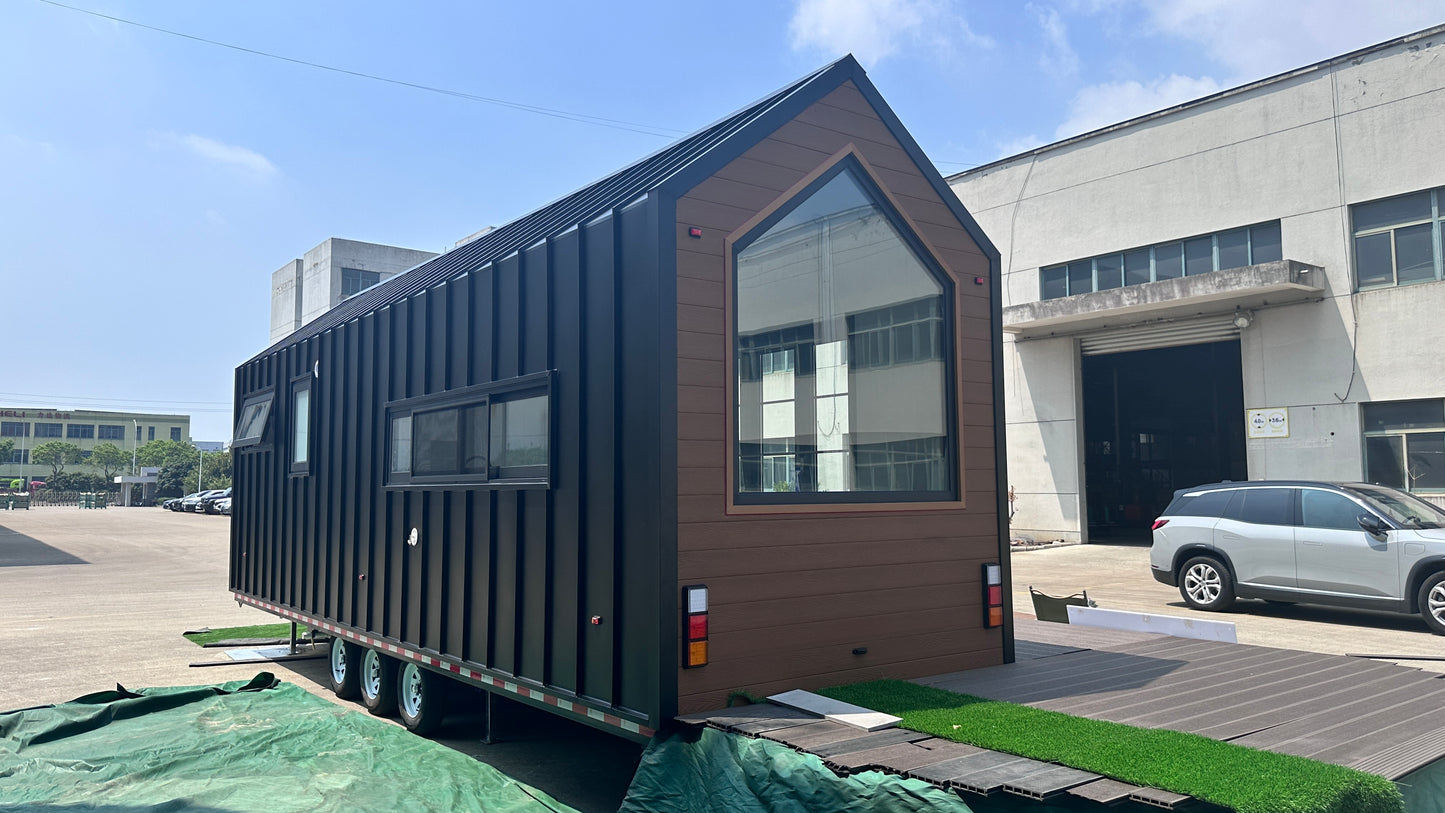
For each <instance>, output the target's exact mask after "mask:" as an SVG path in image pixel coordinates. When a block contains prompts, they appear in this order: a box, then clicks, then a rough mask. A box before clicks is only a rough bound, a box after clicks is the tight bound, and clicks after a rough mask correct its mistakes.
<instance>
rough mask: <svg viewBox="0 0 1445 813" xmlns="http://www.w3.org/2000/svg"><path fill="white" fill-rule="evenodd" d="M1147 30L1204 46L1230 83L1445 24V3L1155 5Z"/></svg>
mask: <svg viewBox="0 0 1445 813" xmlns="http://www.w3.org/2000/svg"><path fill="white" fill-rule="evenodd" d="M1141 5H1142V10H1143V11H1144V13H1145V14H1147V15H1148V17H1147V19H1148V25H1149V26H1151V27H1152V28H1154V29H1155V30H1157V31H1160V32H1163V33H1166V34H1171V35H1173V36H1177V37H1180V38H1182V39H1185V40H1190V41H1193V42H1196V43H1198V44H1199V45H1201V46H1202V47H1203V48H1204V51H1205V53H1206V54H1208V55H1209V57H1210V58H1211V59H1214V60H1215V61H1217V62H1218V63H1219V64H1220V65H1221V66H1222V67H1223V68H1225V69H1226V70H1227V71H1228V80H1229V82H1230V84H1241V83H1244V82H1251V81H1254V80H1256V79H1262V78H1264V77H1266V76H1270V75H1273V74H1276V73H1281V72H1283V71H1287V70H1291V69H1293V68H1298V67H1303V66H1305V65H1309V64H1312V63H1315V62H1319V61H1321V60H1324V59H1329V58H1330V57H1333V56H1338V55H1339V54H1343V53H1348V52H1350V51H1353V50H1356V49H1358V48H1364V47H1366V46H1369V45H1374V44H1375V43H1378V42H1383V41H1385V40H1389V39H1393V38H1395V37H1398V36H1401V35H1403V34H1408V33H1410V32H1412V31H1418V30H1420V29H1422V28H1429V27H1430V26H1433V25H1438V24H1439V23H1440V22H1441V20H1442V19H1445V0H1413V1H1412V2H1408V3H1401V2H1369V3H1361V2H1359V0H1271V2H1259V1H1258V0H1148V1H1147V2H1143V3H1141Z"/></svg>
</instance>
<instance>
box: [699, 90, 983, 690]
mask: <svg viewBox="0 0 1445 813" xmlns="http://www.w3.org/2000/svg"><path fill="white" fill-rule="evenodd" d="M849 145H852V146H853V147H854V148H856V150H857V152H858V154H859V155H860V156H861V157H862V158H863V160H864V161H865V162H866V163H867V164H868V165H869V167H870V169H872V170H873V171H874V173H875V177H876V178H877V179H878V180H879V181H880V183H881V185H882V186H883V187H884V188H885V190H887V191H888V193H889V194H890V195H891V196H892V198H893V202H894V203H895V204H896V205H897V206H898V207H899V208H900V209H901V211H902V212H903V213H904V215H905V216H906V217H907V218H909V219H910V220H911V221H912V223H913V225H914V227H915V228H916V229H917V231H918V233H919V236H920V237H921V238H922V239H923V240H924V241H925V243H927V244H928V245H929V247H930V248H931V249H932V250H933V251H934V252H935V254H936V259H937V260H938V262H939V263H940V264H941V265H942V266H943V267H944V268H945V270H946V271H947V272H948V273H949V274H950V276H952V277H953V279H954V280H955V283H956V284H955V289H956V294H957V295H956V297H955V310H956V311H957V313H956V314H955V315H956V331H957V334H958V336H957V340H958V341H957V343H958V346H959V348H960V352H961V353H962V358H961V359H960V362H959V364H958V368H957V370H956V375H957V377H958V380H959V382H960V386H959V396H960V401H961V403H960V404H959V407H960V417H959V424H960V426H959V433H960V439H959V441H960V442H959V445H960V453H961V455H962V459H963V484H962V487H963V489H964V504H965V505H966V506H967V507H965V508H958V509H951V510H938V509H937V508H936V507H930V506H926V505H925V506H920V508H921V510H919V511H908V510H903V511H890V512H888V513H882V512H877V511H874V512H871V513H870V512H869V511H867V510H858V509H857V508H852V509H847V508H844V509H843V510H844V511H848V513H821V514H796V515H788V514H733V515H730V514H728V513H727V504H728V493H729V492H728V490H729V489H730V488H731V484H730V483H729V482H728V475H727V468H726V466H727V455H728V454H730V453H731V452H730V450H729V449H728V445H727V442H726V430H727V421H728V414H729V410H728V405H727V403H726V389H725V386H726V380H725V375H726V373H725V367H724V363H723V362H724V359H725V358H726V354H727V353H728V352H729V348H728V338H727V325H726V321H725V320H726V315H725V311H724V310H723V308H724V305H725V301H724V297H725V296H727V291H726V290H725V288H724V286H725V268H726V266H725V255H724V252H725V251H726V242H725V241H726V239H727V238H728V236H729V234H731V233H732V232H734V231H735V230H737V229H738V228H739V227H741V226H742V225H743V224H744V223H746V222H747V221H748V220H749V219H751V218H753V217H755V216H756V215H757V214H758V212H760V211H762V210H763V209H765V208H767V207H769V206H771V205H772V204H773V203H774V202H775V201H776V200H777V199H778V198H779V196H780V195H781V194H783V193H784V192H785V191H786V190H788V189H790V188H792V187H793V186H794V185H795V184H797V183H798V182H799V181H800V180H801V179H802V178H803V177H804V176H805V175H807V174H808V173H809V172H812V171H813V170H815V169H816V168H818V167H819V166H820V165H821V164H823V163H824V162H825V161H826V160H827V159H828V158H829V157H830V156H833V155H834V154H836V153H838V152H839V151H840V150H843V149H844V148H846V147H848V146H849ZM692 226H700V227H701V228H702V229H703V235H702V237H700V238H693V237H690V236H689V234H688V227H692ZM676 233H677V246H678V250H677V276H678V286H677V303H676V306H677V325H678V332H677V344H678V359H677V404H678V415H677V437H678V460H677V463H678V498H677V499H678V573H677V576H678V582H677V584H678V588H679V589H680V588H681V586H682V585H684V584H706V585H708V587H709V588H710V602H711V615H710V620H709V621H710V661H711V662H710V664H709V665H708V666H707V667H704V668H701V669H679V671H678V685H679V690H678V695H679V697H678V708H679V712H681V713H687V712H690V711H697V710H701V709H706V708H716V707H718V706H721V705H722V704H723V703H724V702H725V700H726V696H727V693H728V692H729V691H732V690H736V689H748V690H750V691H754V692H764V693H766V692H773V691H781V690H786V689H791V688H799V687H802V688H817V687H820V686H826V685H834V684H838V683H845V682H851V681H856V680H866V679H871V678H878V677H885V676H887V677H913V676H922V675H928V674H938V673H941V672H948V671H954V670H959V669H966V668H969V667H974V666H987V665H993V664H997V663H1000V662H1002V659H1003V647H1002V635H1001V632H1000V631H999V630H985V629H983V627H982V612H983V610H982V585H981V583H980V582H981V565H982V564H983V563H985V562H990V561H996V560H997V558H998V551H999V540H998V517H997V515H996V501H995V480H994V464H993V461H994V455H993V446H994V443H993V437H992V425H993V412H992V410H993V402H992V381H993V370H992V346H991V342H990V339H991V331H992V330H993V325H992V323H991V321H990V313H991V309H990V303H989V301H988V290H989V288H988V286H987V285H975V284H974V281H973V279H974V277H976V276H977V277H985V278H987V275H988V274H989V264H988V260H987V259H986V257H985V256H984V255H983V253H982V252H981V251H980V250H979V247H978V246H977V245H976V244H975V243H974V242H973V240H972V238H970V237H969V235H968V233H967V232H966V231H965V230H964V229H963V228H962V227H961V226H960V225H959V224H958V223H957V221H956V220H955V219H954V218H953V216H952V213H951V212H950V210H949V209H948V208H947V207H946V205H945V204H944V202H943V201H942V200H941V199H940V198H939V197H938V196H937V193H936V192H935V191H934V189H933V187H932V186H931V185H930V184H929V183H928V181H927V180H926V179H925V177H924V176H923V175H922V173H920V172H919V171H918V170H917V168H916V167H914V165H913V163H912V161H911V159H909V157H908V154H907V153H906V152H905V151H904V150H903V148H902V147H901V146H900V145H899V144H898V143H897V142H896V141H895V140H894V138H893V137H892V135H891V133H890V132H889V130H888V128H887V127H886V126H885V125H884V123H883V122H882V120H881V119H879V118H878V117H877V116H876V115H875V114H874V113H873V111H872V109H871V107H869V106H868V104H867V102H866V101H865V100H864V97H863V96H862V95H861V94H860V93H859V92H858V91H857V89H856V88H854V87H853V86H852V85H851V84H848V85H845V86H843V87H841V88H839V89H838V90H836V91H834V92H833V93H831V94H830V95H829V96H828V97H826V98H825V99H823V100H822V101H820V102H818V103H817V104H814V105H812V106H811V107H810V108H808V109H807V110H806V111H804V112H803V113H802V114H800V115H799V116H798V117H797V118H796V119H795V120H794V121H792V122H790V123H788V124H785V125H784V126H783V127H781V128H779V129H778V130H777V131H776V132H775V133H774V134H773V135H772V136H771V137H769V138H767V139H765V140H764V141H762V142H760V143H759V144H757V145H755V146H754V147H752V148H751V149H749V150H748V151H747V152H746V153H745V154H744V155H743V156H741V157H739V158H737V159H736V160H734V161H732V162H731V163H729V164H728V165H727V166H725V167H724V168H722V169H721V170H719V171H718V172H717V173H716V174H714V175H713V176H712V177H711V178H709V179H707V180H705V181H703V182H702V183H700V184H698V185H697V186H696V187H694V188H693V189H692V190H691V191H690V192H689V193H688V194H687V195H685V196H683V197H682V198H680V199H679V200H678V203H677V224H676ZM679 634H680V633H679ZM858 647H866V648H867V654H864V655H854V654H853V650H854V649H855V648H858ZM758 676H766V680H764V681H762V682H758V681H759V677H758Z"/></svg>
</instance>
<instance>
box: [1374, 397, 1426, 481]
mask: <svg viewBox="0 0 1445 813" xmlns="http://www.w3.org/2000/svg"><path fill="white" fill-rule="evenodd" d="M1361 416H1362V418H1363V423H1364V435H1365V480H1366V481H1367V482H1371V483H1375V484H1377V485H1382V486H1393V487H1395V488H1402V489H1405V490H1406V491H1426V492H1445V399H1441V398H1427V399H1424V400H1419V401H1382V402H1379V403H1374V404H1362V405H1361Z"/></svg>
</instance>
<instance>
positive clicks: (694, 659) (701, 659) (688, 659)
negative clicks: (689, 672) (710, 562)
mask: <svg viewBox="0 0 1445 813" xmlns="http://www.w3.org/2000/svg"><path fill="white" fill-rule="evenodd" d="M682 613H683V616H682V618H683V626H682V629H683V637H684V639H685V641H684V643H686V645H687V646H686V648H685V649H684V650H683V653H682V667H683V668H684V669H692V668H694V667H697V666H707V587H706V586H705V585H701V584H690V585H688V586H687V587H684V588H682Z"/></svg>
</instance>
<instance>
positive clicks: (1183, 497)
mask: <svg viewBox="0 0 1445 813" xmlns="http://www.w3.org/2000/svg"><path fill="white" fill-rule="evenodd" d="M1149 566H1150V569H1151V570H1152V571H1153V573H1154V578H1155V579H1157V580H1158V581H1161V582H1163V583H1165V584H1167V585H1170V586H1177V587H1178V588H1179V594H1180V595H1182V596H1183V597H1184V600H1185V601H1186V602H1188V604H1189V606H1191V607H1193V608H1195V609H1198V610H1223V609H1225V608H1226V607H1228V606H1230V605H1231V604H1233V603H1234V599H1235V598H1236V597H1239V598H1261V599H1266V600H1269V601H1280V602H1289V603H1296V602H1297V603H1301V604H1333V605H1338V606H1344V607H1361V608H1367V609H1372V610H1392V611H1394V612H1400V613H1416V612H1418V613H1420V615H1421V616H1423V617H1424V619H1425V623H1426V624H1427V625H1429V627H1430V629H1431V631H1433V632H1435V633H1436V634H1438V635H1445V510H1441V509H1440V508H1437V507H1436V506H1434V505H1432V504H1430V503H1428V502H1426V501H1424V500H1422V499H1420V498H1418V497H1415V496H1413V495H1411V494H1407V493H1405V492H1403V491H1398V490H1396V489H1393V488H1386V487H1384V486H1375V485H1367V484H1365V483H1320V482H1309V481H1294V480H1259V481H1253V482H1242V483H1213V484H1211V485H1203V486H1197V487H1195V488H1185V489H1180V490H1179V491H1176V492H1174V500H1173V502H1171V503H1169V507H1168V508H1166V509H1164V513H1163V514H1162V515H1160V517H1159V518H1158V519H1157V520H1155V521H1154V546H1153V548H1151V550H1150V552H1149Z"/></svg>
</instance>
